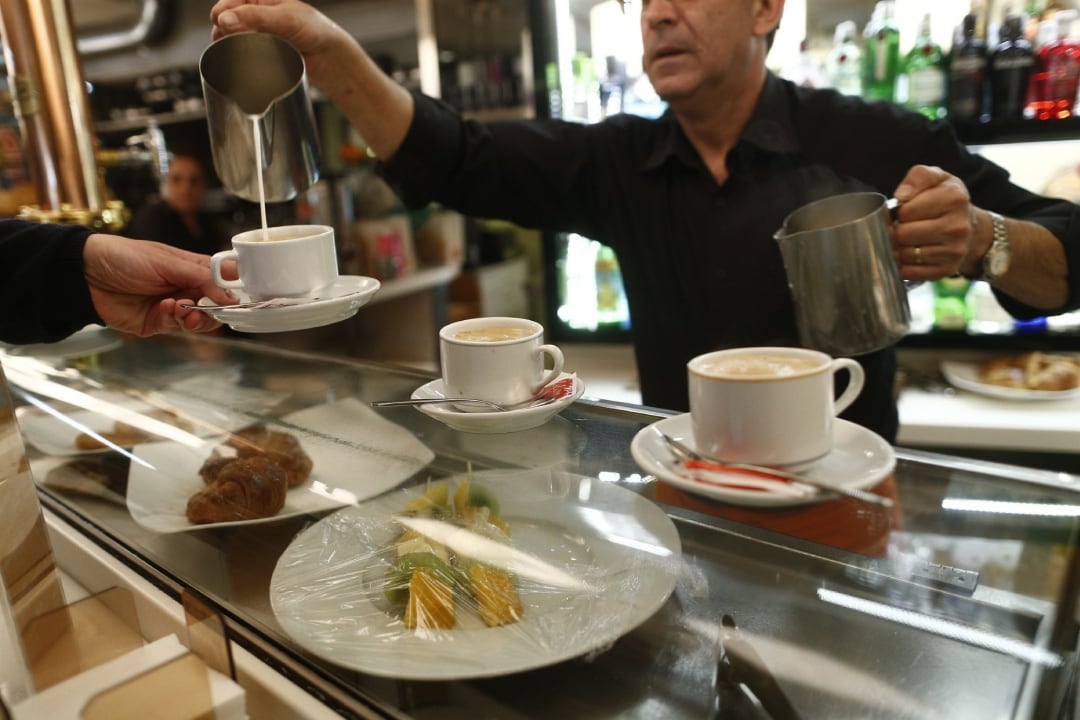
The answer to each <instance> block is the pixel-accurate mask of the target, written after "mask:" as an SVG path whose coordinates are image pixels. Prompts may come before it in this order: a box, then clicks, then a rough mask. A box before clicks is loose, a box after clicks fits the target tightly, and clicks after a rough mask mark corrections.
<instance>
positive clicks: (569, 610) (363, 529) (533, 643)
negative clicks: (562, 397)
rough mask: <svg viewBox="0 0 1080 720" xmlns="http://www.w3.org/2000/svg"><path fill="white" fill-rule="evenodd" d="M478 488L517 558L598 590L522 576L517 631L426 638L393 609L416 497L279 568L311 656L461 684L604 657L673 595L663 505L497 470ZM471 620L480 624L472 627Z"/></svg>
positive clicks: (401, 496) (369, 507)
mask: <svg viewBox="0 0 1080 720" xmlns="http://www.w3.org/2000/svg"><path fill="white" fill-rule="evenodd" d="M472 482H474V483H478V484H480V485H483V486H485V487H487V488H488V489H490V490H491V491H492V493H493V494H494V495H495V497H496V498H497V499H498V501H499V503H500V506H501V508H500V515H501V516H502V517H503V519H505V520H506V521H507V522H508V523H509V525H510V530H511V534H512V536H513V546H514V548H515V549H516V550H519V551H522V552H525V553H528V554H530V555H532V556H535V557H536V558H537V559H539V560H540V561H542V562H543V563H546V564H547V565H548V566H553V568H554V571H553V576H556V575H559V574H563V573H565V574H569V575H571V576H573V578H575V579H576V580H578V581H584V583H585V584H586V589H566V588H564V587H562V588H556V587H554V586H553V585H551V584H541V583H539V582H537V581H535V580H528V579H527V578H526V577H524V576H523V575H522V574H520V573H519V575H518V579H519V592H520V596H521V600H522V604H523V606H524V610H523V613H522V618H521V620H520V621H519V622H517V623H514V624H511V625H506V626H503V627H498V628H489V627H486V626H484V625H483V624H482V623H481V622H480V621H479V619H477V618H471V617H469V614H470V613H471V612H472V611H471V610H470V609H468V608H459V612H458V617H459V623H458V626H457V627H455V628H453V629H450V630H439V631H427V632H425V631H416V630H409V629H407V628H405V627H404V625H403V624H402V621H401V619H400V616H399V615H397V614H394V613H392V612H391V611H388V610H387V609H386V607H385V606H386V603H385V602H384V600H383V588H384V572H385V568H386V562H387V559H388V557H387V556H388V555H389V554H390V552H392V551H391V550H389V546H390V544H391V543H392V542H393V539H394V538H395V537H396V535H397V534H398V533H399V532H400V531H401V526H400V525H399V524H398V523H397V522H396V521H395V520H394V519H393V515H394V514H396V513H400V512H401V511H402V509H403V507H404V505H405V503H406V502H407V501H408V499H409V498H411V497H415V496H416V494H417V492H418V490H416V489H415V488H414V489H410V490H409V491H402V492H397V493H392V494H390V495H387V496H384V497H380V498H377V499H375V500H372V501H369V502H366V503H363V504H362V505H359V506H357V507H350V508H345V509H343V510H340V511H338V512H336V513H334V514H333V515H330V516H329V517H326V518H323V519H322V520H320V521H319V522H318V523H316V524H315V525H314V526H312V527H310V528H308V529H307V530H305V531H304V532H302V533H301V534H300V535H298V536H297V537H296V538H295V539H294V540H293V542H292V544H291V545H289V547H288V548H286V550H285V552H284V553H283V554H282V555H281V558H280V559H279V560H278V564H277V567H276V568H275V569H274V574H273V577H272V578H271V580H270V603H271V606H272V607H273V610H274V615H275V616H276V617H277V619H278V621H279V622H280V623H281V626H282V627H283V628H285V630H286V632H288V633H289V635H291V636H292V638H293V639H294V640H295V641H296V642H298V643H299V644H300V645H301V646H303V647H304V648H306V649H307V650H309V651H311V652H312V653H314V654H316V655H318V656H319V657H322V658H325V659H327V660H329V661H331V662H334V663H337V664H339V665H342V666H344V667H347V668H352V669H354V670H359V671H360V672H365V673H370V674H372V675H380V676H385V677H394V678H407V679H414V680H458V679H466V678H479V677H493V676H496V675H504V674H508V673H514V672H520V671H522V670H529V669H533V668H538V667H543V666H546V665H551V664H553V663H557V662H560V661H562V660H567V659H570V658H574V657H578V656H580V655H584V654H586V653H588V652H590V651H593V650H597V649H598V648H603V647H605V646H606V645H608V644H609V643H611V642H613V641H615V640H616V639H618V638H619V637H621V636H622V635H625V634H626V633H628V632H630V631H631V630H633V629H634V628H635V627H637V626H638V625H639V624H641V623H642V622H644V621H645V620H646V619H648V618H649V617H651V616H652V615H653V613H655V612H656V611H657V610H658V609H659V608H660V607H661V606H662V605H663V604H664V602H665V601H666V600H667V598H668V596H669V595H670V594H671V592H672V590H673V589H674V587H675V581H676V579H677V576H678V572H679V567H680V565H681V561H680V556H681V544H680V541H679V535H678V532H677V531H676V529H675V526H674V525H673V524H672V522H671V520H670V519H669V518H668V517H667V515H665V514H664V513H663V511H662V510H660V508H659V507H657V506H656V505H654V504H653V503H651V502H649V501H648V500H646V499H644V498H642V497H641V496H639V495H637V494H636V493H633V492H631V491H629V490H626V489H624V488H621V487H618V486H617V485H612V484H609V483H605V482H601V481H599V480H597V479H595V478H588V477H582V476H580V475H575V474H571V473H564V472H557V471H548V470H540V471H538V470H516V471H506V470H500V471H485V472H482V473H474V475H473V476H472ZM469 620H472V621H473V622H472V623H469V622H468V621H469Z"/></svg>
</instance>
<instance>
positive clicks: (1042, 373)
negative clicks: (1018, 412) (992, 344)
mask: <svg viewBox="0 0 1080 720" xmlns="http://www.w3.org/2000/svg"><path fill="white" fill-rule="evenodd" d="M979 380H980V381H981V382H984V383H987V384H990V385H997V386H1000V387H1009V388H1018V389H1024V390H1042V391H1061V390H1072V389H1073V388H1076V387H1080V361H1078V360H1075V359H1073V358H1071V357H1068V356H1065V355H1051V354H1047V353H1041V352H1030V353H1024V354H1022V355H1017V356H1014V357H999V358H994V359H993V360H989V361H987V362H985V363H983V364H982V365H981V366H980V367H979Z"/></svg>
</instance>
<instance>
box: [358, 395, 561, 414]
mask: <svg viewBox="0 0 1080 720" xmlns="http://www.w3.org/2000/svg"><path fill="white" fill-rule="evenodd" d="M558 399H559V398H557V397H542V398H529V399H528V400H522V401H521V402H516V403H509V404H500V403H497V402H491V401H490V400H480V399H479V398H412V399H410V400H376V401H374V402H372V403H371V407H400V406H403V405H439V404H442V403H476V404H477V405H484V406H486V407H489V408H491V409H492V410H494V411H495V412H509V411H511V410H523V409H525V408H534V407H543V406H544V405H550V404H551V403H553V402H555V401H556V400H558Z"/></svg>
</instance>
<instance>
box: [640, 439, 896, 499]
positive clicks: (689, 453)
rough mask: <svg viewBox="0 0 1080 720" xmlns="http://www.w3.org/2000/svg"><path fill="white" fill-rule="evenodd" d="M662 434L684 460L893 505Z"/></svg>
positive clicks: (879, 497) (857, 490)
mask: <svg viewBox="0 0 1080 720" xmlns="http://www.w3.org/2000/svg"><path fill="white" fill-rule="evenodd" d="M660 435H661V436H662V437H663V438H664V442H665V443H667V446H668V447H669V448H670V449H671V450H672V454H674V455H675V456H676V457H679V458H681V459H683V460H695V461H701V462H707V463H711V464H715V465H716V468H717V469H718V470H724V469H731V470H749V471H751V472H754V473H757V474H759V475H762V476H772V477H774V478H776V479H777V480H784V481H787V482H794V483H801V484H803V485H809V486H810V487H813V488H817V489H818V490H821V491H822V492H827V493H834V494H836V495H843V496H844V497H849V498H852V499H853V500H859V501H862V502H864V503H868V504H870V505H878V506H880V507H886V508H889V507H892V506H893V501H892V499H890V498H887V497H883V496H881V495H876V494H874V493H871V492H867V491H865V490H859V489H857V488H847V487H837V486H835V485H831V484H829V483H825V482H821V481H819V480H814V479H813V478H808V477H806V476H805V475H799V474H798V473H792V472H787V471H786V470H780V469H778V468H773V467H765V466H762V465H751V464H748V463H730V462H724V461H722V460H715V459H713V458H710V457H707V456H705V455H702V454H701V453H699V452H697V451H696V450H694V449H693V448H691V447H690V446H688V445H687V444H686V443H683V442H680V441H679V440H676V439H675V438H673V437H671V436H670V435H668V434H667V433H660Z"/></svg>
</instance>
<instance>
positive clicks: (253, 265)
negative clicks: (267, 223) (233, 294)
mask: <svg viewBox="0 0 1080 720" xmlns="http://www.w3.org/2000/svg"><path fill="white" fill-rule="evenodd" d="M228 260H233V261H235V262H236V265H237V272H238V273H239V276H240V277H239V279H238V280H226V279H225V278H224V277H222V275H221V266H222V263H224V262H226V261H228ZM210 274H211V276H212V277H213V280H214V284H216V285H218V286H219V287H223V288H227V289H242V290H244V291H245V292H246V293H247V294H248V295H249V296H250V297H251V299H252V300H270V299H273V298H296V297H304V296H307V295H311V294H312V293H314V292H316V291H318V290H321V289H323V288H325V287H329V286H330V285H332V284H333V283H334V282H335V281H337V279H338V265H337V246H336V244H335V242H334V229H333V228H332V227H330V226H328V225H282V226H280V227H273V228H269V229H266V230H264V229H262V228H259V229H255V230H248V231H247V232H242V233H239V234H238V235H234V236H233V238H232V250H223V251H221V252H219V253H215V254H214V255H213V257H211V259H210Z"/></svg>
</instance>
